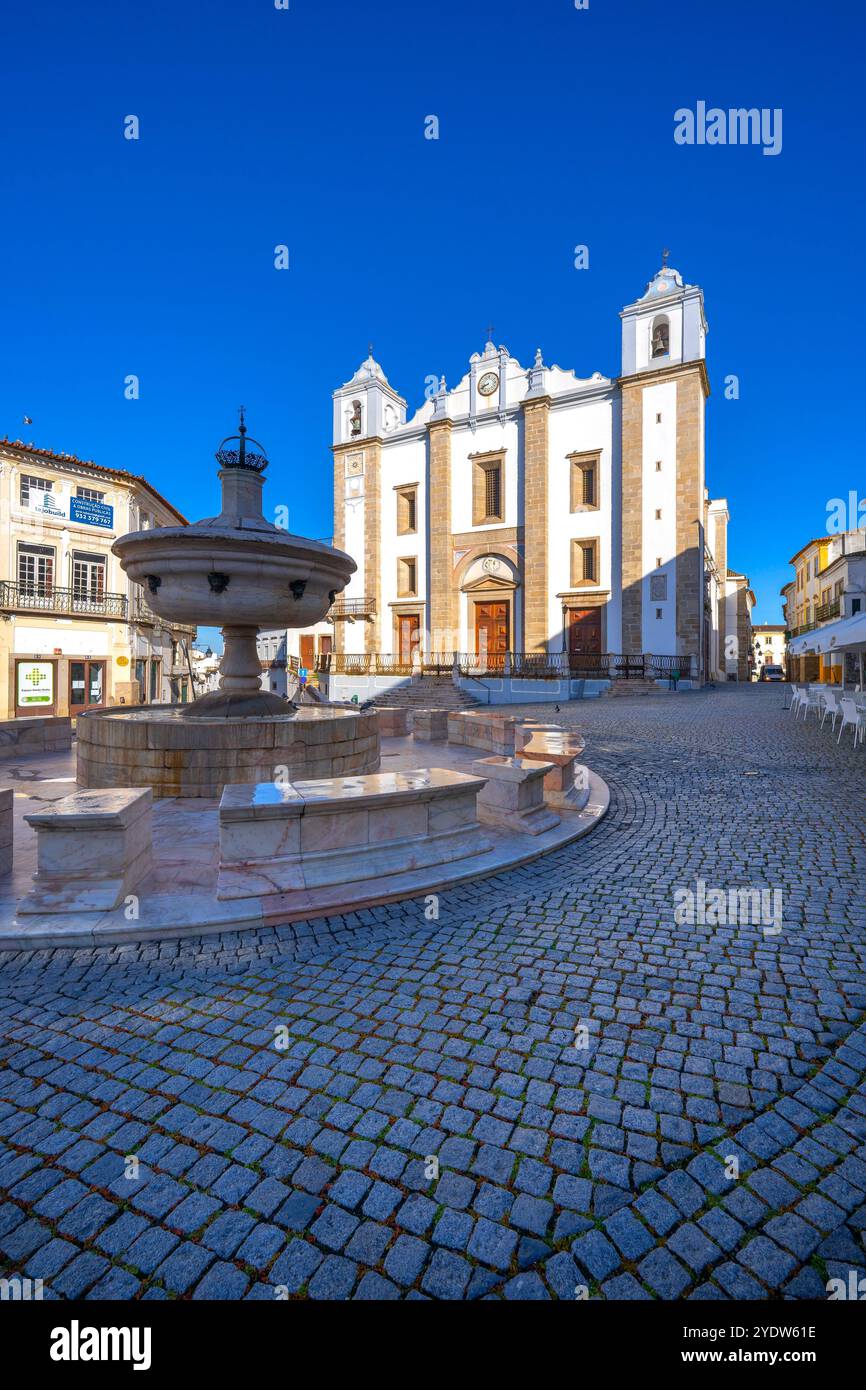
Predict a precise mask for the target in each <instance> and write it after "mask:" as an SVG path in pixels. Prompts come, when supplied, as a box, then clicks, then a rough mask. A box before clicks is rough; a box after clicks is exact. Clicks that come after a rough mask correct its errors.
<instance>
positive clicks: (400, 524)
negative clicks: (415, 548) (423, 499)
mask: <svg viewBox="0 0 866 1390" xmlns="http://www.w3.org/2000/svg"><path fill="white" fill-rule="evenodd" d="M394 492H395V493H396V505H397V535H398V536H417V534H418V484H417V483H398V484H397V486H396V487H395V488H394ZM410 508H411V518H412V520H414V523H415V524H414V525H412V526H410V525H409V521H410V511H409V509H410Z"/></svg>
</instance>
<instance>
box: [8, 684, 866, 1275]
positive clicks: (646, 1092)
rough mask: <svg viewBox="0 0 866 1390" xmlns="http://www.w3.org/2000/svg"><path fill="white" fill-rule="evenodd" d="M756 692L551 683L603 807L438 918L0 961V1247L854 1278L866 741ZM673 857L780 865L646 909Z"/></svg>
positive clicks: (419, 916)
mask: <svg viewBox="0 0 866 1390" xmlns="http://www.w3.org/2000/svg"><path fill="white" fill-rule="evenodd" d="M782 704H783V695H782V691H781V690H780V689H774V688H770V689H768V688H766V687H750V688H746V689H739V688H733V687H729V688H724V689H719V690H717V691H716V692H708V693H702V694H690V695H686V694H683V695H676V696H673V695H671V696H668V695H660V696H658V697H647V698H635V699H632V700H625V699H624V700H599V701H594V702H589V701H587V702H581V703H579V704H574V705H571V706H568V707H564V708H563V710H562V711H561V713H560V714H558V715H556V716H555V717H556V718H557V719H559V720H560V721H561V722H562V723H565V724H569V725H574V726H577V727H579V728H580V729H582V730H583V731H584V732H585V734H586V737H587V753H586V756H587V761H588V762H589V763H590V764H591V765H592V766H593V767H595V768H596V769H598V770H599V771H600V772H601V773H602V775H603V776H605V777H606V778H607V780H608V782H609V784H610V786H611V791H612V805H611V811H610V814H609V816H608V818H607V819H606V821H605V822H604V823H603V824H602V826H601V827H600V828H599V829H598V830H597V831H595V832H594V833H593V834H592V835H591V836H589V837H588V838H587V839H585V840H582V841H580V842H578V843H577V844H576V845H573V846H571V847H569V848H568V849H565V850H563V851H561V852H560V853H558V854H557V855H555V856H549V857H547V858H545V859H543V860H541V861H539V862H537V863H535V864H533V865H528V866H526V867H525V868H523V869H521V870H515V871H512V872H511V873H509V874H504V875H502V876H500V877H498V878H495V879H489V880H486V881H483V882H480V883H477V884H474V885H470V886H468V887H464V888H461V889H459V890H454V891H453V892H449V893H448V894H444V895H443V896H442V897H441V899H440V902H439V917H438V920H428V919H427V917H425V901H424V900H423V899H422V900H417V901H412V902H407V903H402V904H399V905H392V906H390V907H383V908H381V909H378V910H376V911H367V912H363V913H360V914H358V915H357V916H355V917H352V918H340V919H329V920H328V921H319V922H315V923H308V924H303V925H300V926H298V925H296V926H295V927H286V928H284V929H282V930H280V931H278V932H264V931H263V932H258V933H250V934H249V935H243V936H238V935H235V936H232V937H227V936H224V937H222V938H218V937H215V938H204V939H201V940H195V941H192V942H190V941H186V942H183V943H174V944H172V943H160V944H159V945H145V946H141V947H137V948H126V947H124V948H121V947H114V948H104V949H101V950H82V951H76V952H74V953H72V952H60V951H39V952H28V953H22V954H20V955H16V956H6V957H4V958H0V1021H2V1049H0V1057H2V1062H3V1071H2V1080H0V1254H2V1257H3V1260H4V1262H5V1269H6V1272H7V1273H9V1272H14V1273H18V1274H23V1275H26V1276H30V1277H33V1278H41V1279H43V1281H44V1292H45V1296H46V1297H49V1298H50V1297H56V1298H74V1297H86V1298H94V1299H99V1298H136V1297H143V1298H146V1299H150V1298H167V1297H168V1298H175V1297H186V1296H191V1297H193V1298H266V1299H273V1298H274V1297H277V1296H286V1295H288V1296H289V1297H297V1296H307V1297H310V1298H314V1299H344V1298H361V1299H380V1298H382V1299H385V1298H389V1299H397V1298H415V1299H417V1298H424V1297H426V1298H444V1299H451V1298H478V1297H503V1296H504V1297H505V1298H510V1299H549V1298H568V1299H573V1298H574V1297H575V1296H576V1290H579V1289H580V1288H581V1287H585V1288H586V1289H588V1291H589V1294H590V1296H592V1297H595V1296H600V1297H604V1298H614V1299H618V1298H626V1299H631V1298H648V1297H658V1298H665V1299H669V1298H679V1297H688V1298H715V1299H719V1298H751V1297H754V1298H767V1297H772V1296H780V1295H781V1296H783V1297H791V1298H826V1297H827V1292H826V1284H827V1281H828V1279H833V1278H842V1279H845V1280H847V1279H848V1276H849V1271H850V1270H855V1271H857V1274H858V1276H859V1277H862V1276H863V1275H864V1273H866V1254H864V1227H866V1142H864V1141H866V1024H864V1011H866V896H864V893H863V878H862V865H863V862H864V859H863V853H864V825H866V816H864V810H866V805H864V803H866V750H864V749H862V748H860V749H856V750H854V749H852V748H851V746H850V745H849V744H848V742H847V740H846V742H845V743H843V745H842V746H841V748H840V747H837V745H836V743H835V741H834V739H833V738H832V736H831V735H830V732H829V728H827V729H825V730H824V731H823V732H820V731H819V730H818V728H817V726H816V724H815V723H814V721H812V722H810V723H809V724H807V725H804V724H803V723H802V721H797V722H796V723H795V722H794V720H793V719H792V717H791V715H790V714H788V713H785V712H783V709H782ZM536 712H537V711H536ZM542 712H543V713H545V714H550V713H552V711H551V710H550V708H549V707H546V708H545V709H544V710H543V711H542ZM858 864H859V866H860V868H859V869H858V867H857V866H858ZM699 879H703V880H705V882H706V883H707V885H709V887H710V888H712V887H716V888H723V889H725V890H727V889H729V888H731V887H756V888H765V889H769V890H775V889H779V890H781V892H782V895H783V898H782V902H783V913H782V929H781V931H780V932H773V931H772V930H771V931H770V932H769V933H767V932H765V930H764V925H765V924H762V923H761V922H760V921H756V922H752V921H742V920H741V921H739V922H733V923H728V922H725V921H724V920H722V921H721V922H720V923H719V924H716V925H711V924H709V923H703V922H700V921H698V922H694V923H690V922H688V921H683V922H681V923H679V924H678V922H677V921H676V920H675V916H674V910H675V897H674V894H675V891H676V889H678V888H680V889H684V888H688V887H691V888H692V889H695V885H696V882H697V880H699ZM767 901H768V902H769V901H772V899H768V900H767ZM433 906H434V905H432V904H430V905H428V906H427V910H428V911H432V909H433ZM581 1025H585V1029H586V1033H585V1035H584V1034H582V1032H581ZM584 1042H586V1043H587V1045H586V1046H581V1045H580V1044H582V1043H584ZM283 1044H284V1045H283ZM576 1044H578V1045H576ZM130 1156H135V1158H137V1160H138V1165H139V1168H138V1176H137V1177H136V1176H128V1175H127V1174H128V1173H129V1172H132V1171H133V1170H134V1165H133V1164H130V1162H129V1157H130ZM732 1160H736V1164H735V1163H732ZM737 1166H738V1173H739V1176H735V1175H734V1174H735V1172H736V1169H737ZM437 1168H438V1175H437V1172H436V1170H437Z"/></svg>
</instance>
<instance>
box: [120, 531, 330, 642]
mask: <svg viewBox="0 0 866 1390" xmlns="http://www.w3.org/2000/svg"><path fill="white" fill-rule="evenodd" d="M114 550H115V553H116V554H118V555H119V556H120V557H121V562H122V565H123V568H124V570H125V571H126V573H127V574H128V575H129V577H130V578H131V579H134V580H136V581H137V582H138V583H139V584H141V585H142V587H143V588H144V590H145V595H146V598H147V603H148V605H149V607H150V608H152V609H153V611H154V613H157V614H158V615H159V617H161V618H166V619H172V620H173V621H174V622H178V623H189V624H191V625H198V624H204V625H206V626H208V627H224V626H226V625H230V626H232V627H240V626H249V627H252V628H255V629H258V628H260V627H261V628H268V627H293V628H295V627H310V626H312V625H313V623H316V622H318V621H319V619H321V618H323V617H324V615H325V613H326V612H327V611H328V608H329V607H330V605H331V602H332V595H333V594H334V592H335V591H340V590H342V588H343V587H344V585H345V584H346V581H347V579H348V577H349V575H350V574H351V572H352V571H353V570H354V568H355V566H354V563H353V562H352V560H351V559H350V558H349V557H348V556H346V555H344V554H343V553H342V552H341V551H338V550H334V549H333V548H332V547H331V546H328V545H324V544H322V543H321V542H320V541H311V540H306V539H305V538H304V537H302V536H293V535H290V534H289V533H288V532H287V531H279V530H277V529H276V528H271V529H268V530H265V529H263V528H262V524H261V521H260V520H259V524H258V526H255V525H249V526H244V524H243V521H240V522H239V523H238V524H236V525H234V526H220V525H217V524H215V523H211V524H208V523H206V522H198V523H196V525H194V526H186V527H182V526H178V527H161V528H159V529H156V530H152V531H135V532H132V533H131V534H129V535H126V536H124V537H122V539H121V540H119V541H117V542H116V543H115V546H114Z"/></svg>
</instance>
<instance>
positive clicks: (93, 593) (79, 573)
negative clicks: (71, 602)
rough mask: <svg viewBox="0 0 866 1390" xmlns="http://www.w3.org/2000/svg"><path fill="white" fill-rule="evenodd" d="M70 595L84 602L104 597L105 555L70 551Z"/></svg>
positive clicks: (99, 601) (100, 599)
mask: <svg viewBox="0 0 866 1390" xmlns="http://www.w3.org/2000/svg"><path fill="white" fill-rule="evenodd" d="M72 597H73V598H74V599H78V600H79V601H82V602H86V603H101V602H102V600H103V599H104V598H105V556H104V555H85V554H83V553H82V552H81V551H73V552H72Z"/></svg>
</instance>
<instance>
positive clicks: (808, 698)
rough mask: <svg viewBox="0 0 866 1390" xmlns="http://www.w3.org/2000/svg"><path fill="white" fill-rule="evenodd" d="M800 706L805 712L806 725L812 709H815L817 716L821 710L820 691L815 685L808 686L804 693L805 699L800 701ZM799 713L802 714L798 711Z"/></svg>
mask: <svg viewBox="0 0 866 1390" xmlns="http://www.w3.org/2000/svg"><path fill="white" fill-rule="evenodd" d="M800 706H801V708H802V710H803V722H804V723H805V720H806V716H807V715H808V713H809V710H810V709H813V710H814V711H815V715H816V716H817V714H818V711H819V709H820V708H821V692H820V690H818V689H817V688H816V687H815V686H814V685H809V686H807V687H806V689H805V690H804V691H803V698H802V699H801V701H800ZM797 713H798V714H799V713H800V710H799V709H798V710H797Z"/></svg>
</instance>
